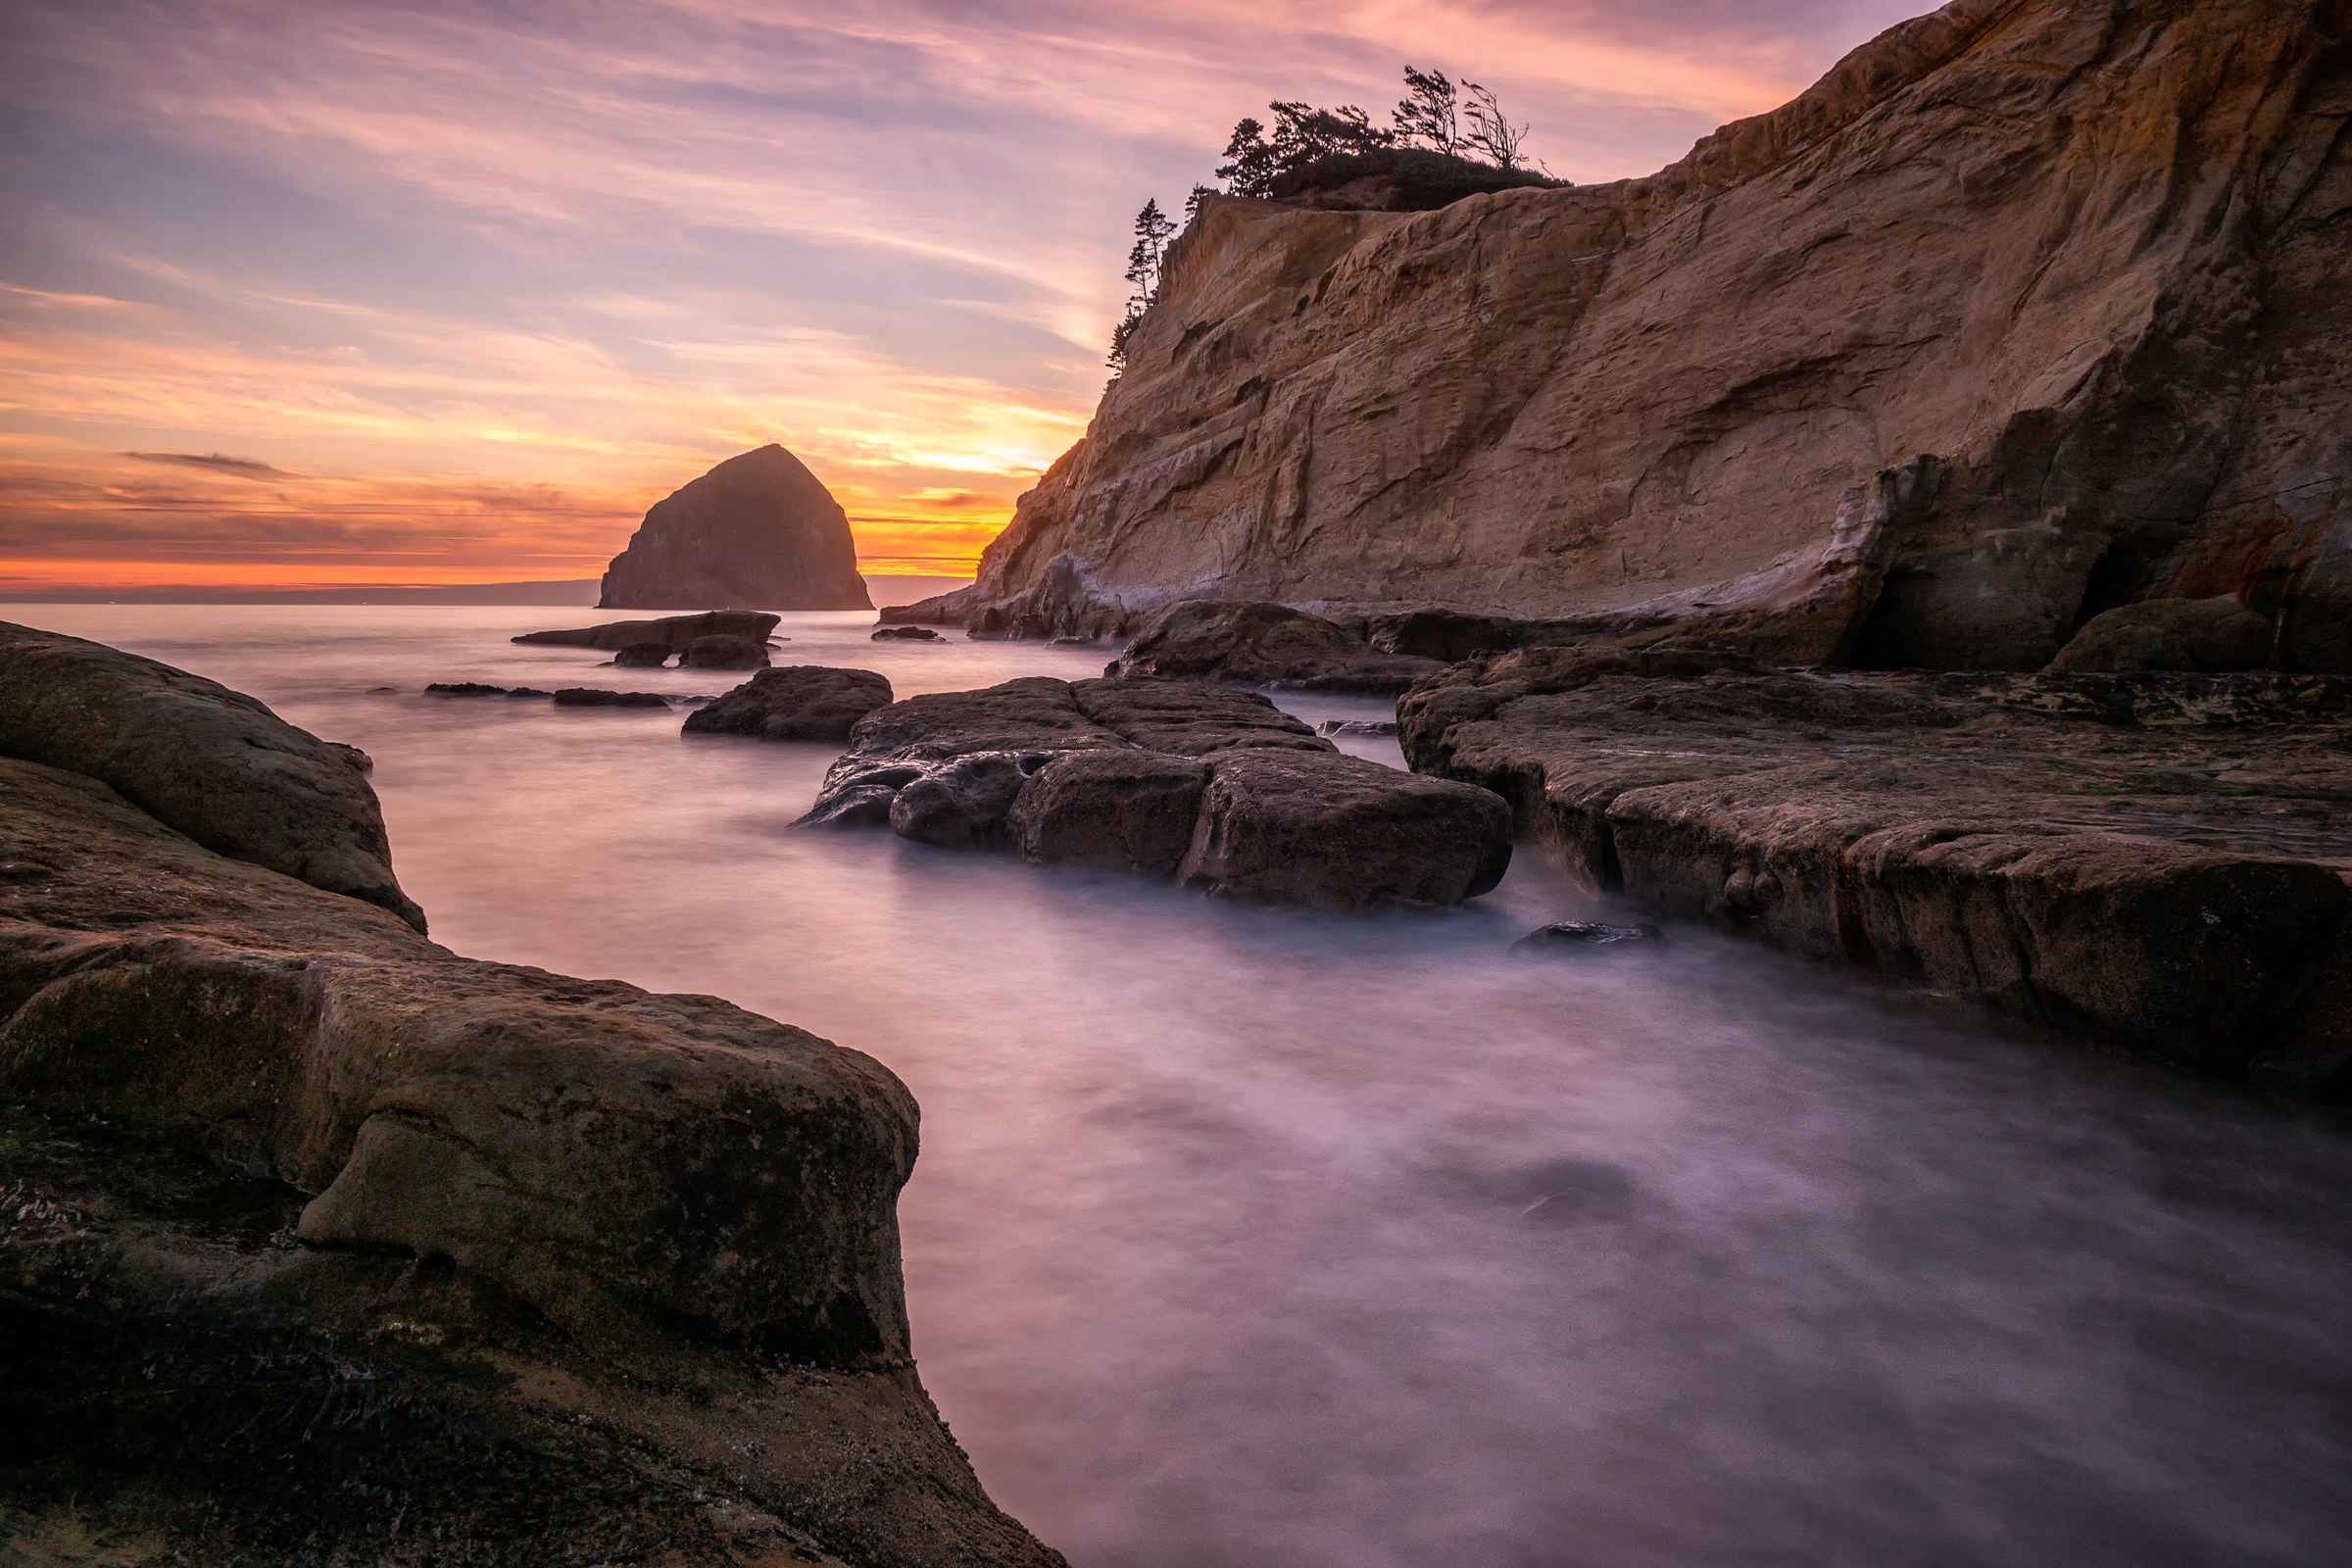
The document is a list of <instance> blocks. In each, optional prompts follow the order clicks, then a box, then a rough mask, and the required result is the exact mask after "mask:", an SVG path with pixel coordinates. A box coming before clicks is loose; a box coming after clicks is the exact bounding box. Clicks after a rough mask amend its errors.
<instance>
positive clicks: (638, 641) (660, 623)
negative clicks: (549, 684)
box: [508, 610, 784, 654]
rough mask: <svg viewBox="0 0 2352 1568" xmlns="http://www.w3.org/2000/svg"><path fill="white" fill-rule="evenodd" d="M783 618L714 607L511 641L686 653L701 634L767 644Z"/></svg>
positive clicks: (536, 633) (527, 635) (608, 650)
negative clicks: (651, 646) (657, 646)
mask: <svg viewBox="0 0 2352 1568" xmlns="http://www.w3.org/2000/svg"><path fill="white" fill-rule="evenodd" d="M783 618H784V617H783V616H781V615H771V614H768V613H766V612H764V611H758V610H711V611H706V612H704V613H701V614H699V615H664V616H662V618H661V619H660V620H613V621H607V622H606V623H605V624H604V625H602V626H579V627H574V628H572V629H571V630H568V631H526V632H524V633H523V634H522V635H521V636H519V637H514V638H510V639H508V640H509V641H511V642H517V643H523V644H526V645H529V646H533V647H553V648H597V649H602V650H603V651H604V652H606V653H609V654H616V653H618V652H620V651H621V650H622V649H624V648H632V647H641V646H643V645H646V644H649V643H659V644H661V645H662V647H664V648H666V649H668V650H669V651H670V652H671V653H684V652H685V651H686V650H687V649H688V648H690V647H692V646H693V645H694V641H695V639H696V638H698V637H748V638H750V639H751V640H752V641H754V642H757V643H764V642H765V641H766V640H767V638H768V635H769V634H770V633H772V632H773V631H774V630H775V629H776V623H777V622H778V621H780V620H782V619H783Z"/></svg>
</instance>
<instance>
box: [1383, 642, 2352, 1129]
mask: <svg viewBox="0 0 2352 1568" xmlns="http://www.w3.org/2000/svg"><path fill="white" fill-rule="evenodd" d="M1397 716H1398V720H1399V733H1400V739H1401V742H1402V744H1403V747H1404V751H1405V755H1406V756H1407V757H1408V758H1409V759H1410V760H1412V762H1413V765H1414V766H1415V767H1419V768H1426V769H1429V770H1431V771H1433V772H1436V773H1438V774H1440V775H1442V776H1445V777H1448V778H1456V779H1461V780H1464V781H1466V782H1472V783H1477V784H1481V785H1484V786H1485V787H1487V788H1489V789H1492V790H1494V791H1495V792H1496V793H1497V794H1499V795H1501V796H1503V797H1504V798H1505V799H1506V800H1508V801H1509V802H1510V803H1511V806H1512V809H1513V814H1514V817H1515V819H1516V821H1517V825H1518V828H1519V831H1520V833H1521V834H1522V835H1523V836H1525V837H1529V838H1533V839H1535V840H1537V841H1538V842H1540V843H1543V844H1544V845H1545V846H1546V847H1548V848H1549V849H1550V850H1552V851H1553V852H1554V853H1555V854H1557V855H1559V856H1560V857H1561V858H1563V859H1564V860H1565V861H1566V862H1567V864H1568V865H1569V866H1570V867H1571V868H1572V869H1574V870H1576V871H1577V872H1579V873H1581V874H1582V875H1583V877H1584V878H1585V880H1586V881H1588V882H1589V883H1590V884H1591V885H1593V887H1594V888H1596V889H1598V890H1601V891H1606V892H1613V893H1621V894H1623V895H1624V896H1625V897H1627V898H1628V899H1630V900H1632V901H1633V902H1634V903H1636V904H1638V905H1640V906H1642V907H1645V908H1647V909H1651V910H1654V911H1656V912H1659V913H1662V914H1671V915H1678V916H1684V917H1690V918H1699V919H1710V920H1715V921H1720V922H1723V923H1725V924H1728V925H1731V926H1733V927H1736V928H1739V929H1742V930H1747V931H1750V932H1753V933H1754V934H1756V935H1757V936H1760V937H1762V938H1764V939H1765V940H1768V941H1771V942H1775V943H1778V944H1780V945H1782V946H1785V947H1789V948H1792V949H1795V950H1796V951H1798V952H1802V953H1807V954H1811V955H1814V956H1819V957H1824V958H1830V959H1838V960H1842V961H1848V962H1853V963H1857V964H1861V965H1863V966H1865V967H1868V968H1872V969H1876V970H1878V971H1880V972H1882V973H1885V974H1887V975H1888V976H1891V977H1893V978H1895V979H1898V980H1901V981H1905V982H1909V983H1912V984H1918V985H1924V986H1926V987H1928V988H1930V989H1933V990H1936V991H1939V992H1943V993H1946V994H1957V995H1962V996H1974V997H1979V998H1983V999H1985V1001H1988V1002H1990V1003H1991V1004H1992V1005H1995V1006H1997V1007H2000V1008H2002V1009H2004V1010H2006V1011H2008V1012H2011V1013H2014V1014H2016V1015H2019V1016H2022V1017H2027V1018H2032V1019H2035V1020H2037V1021H2040V1022H2044V1023H2048V1024H2052V1025H2055V1026H2057V1027H2059V1028H2062V1029H2066V1030H2069V1031H2072V1032H2075V1033H2079V1034H2086V1035H2089V1036H2091V1037H2093V1038H2097V1039H2103V1040H2107V1041H2111V1042H2114V1043H2117V1044H2120V1045H2124V1046H2127V1047H2130V1048H2132V1049H2134V1050H2138V1051H2142V1052H2147V1053H2150V1054H2160V1055H2165V1056H2169V1057H2172V1058H2174V1059H2178V1060H2182V1061H2187V1062H2191V1063H2194V1064H2196V1065H2198V1066H2201V1067H2206V1068H2210V1069H2214V1070H2218V1071H2223V1072H2229V1073H2249V1072H2250V1073H2255V1074H2257V1075H2261V1076H2265V1077H2268V1078H2271V1079H2273V1080H2275V1081H2278V1082H2283V1083H2288V1084H2294V1085H2301V1086H2311V1085H2320V1084H2327V1083H2329V1081H2330V1080H2333V1081H2334V1082H2335V1083H2338V1084H2345V1083H2346V1081H2347V1080H2348V1079H2352V893H2347V891H2346V887H2345V882H2346V878H2347V876H2348V875H2352V804H2348V803H2352V680H2347V679H2345V678H2342V677H2336V676H2326V675H2302V676H2295V675H2278V674H2241V675H2181V674H2168V675H2138V676H2133V675H2098V674H2078V675H2069V674H2044V675H2035V676H2026V675H2008V674H1971V675H1960V674H1934V673H1927V672H1920V673H1913V674H1903V675H1873V674H1860V673H1849V674H1843V675H1817V674H1805V673H1795V672H1790V671H1787V670H1780V669H1773V668H1770V667H1767V666H1764V665H1760V664H1756V663H1753V662H1750V661H1747V660H1745V659H1742V658H1740V657H1737V656H1732V655H1723V654H1709V653H1704V652H1699V651H1694V650H1681V651H1671V650H1670V651H1655V650H1652V651H1643V652H1631V653H1627V652H1619V653H1611V654H1593V653H1589V652H1580V651H1577V650H1571V649H1532V650H1524V651H1518V652H1512V653H1507V654H1503V655H1500V656H1497V657H1494V658H1488V659H1476V660H1471V661H1468V662H1463V663H1460V664H1456V665H1455V666H1453V667H1452V668H1451V669H1450V670H1448V671H1447V672H1446V675H1445V676H1444V677H1442V678H1440V679H1437V680H1433V681H1428V682H1425V683H1423V684H1422V685H1420V686H1418V687H1416V688H1415V689H1414V690H1413V691H1411V692H1410V693H1408V694H1407V695H1406V696H1405V698H1404V700H1403V701H1402V703H1400V704H1399V705H1398V710H1397ZM2347 1086H2352V1085H2347Z"/></svg>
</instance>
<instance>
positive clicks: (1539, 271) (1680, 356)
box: [886, 0, 2352, 670]
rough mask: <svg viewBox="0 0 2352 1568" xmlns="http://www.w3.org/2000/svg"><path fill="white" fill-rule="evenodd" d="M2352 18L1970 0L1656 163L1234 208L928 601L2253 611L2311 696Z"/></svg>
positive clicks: (2028, 626)
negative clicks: (1594, 180) (970, 566)
mask: <svg viewBox="0 0 2352 1568" xmlns="http://www.w3.org/2000/svg"><path fill="white" fill-rule="evenodd" d="M2345 25H2346V24H2345V7H2344V5H2343V3H2342V0H2130V3H2127V0H1953V3H1952V4H1950V5H1948V6H1946V7H1944V8H1943V9H1942V10H1940V11H1938V12H1936V13H1935V14H1934V15H1931V16H1927V17H1922V18H1920V19H1919V20H1917V21H1914V22H1910V23H1906V24H1904V25H1900V26H1897V27H1895V28H1893V29H1891V30H1890V31H1888V32H1887V33H1886V34H1885V35H1883V36H1882V37H1880V38H1879V39H1877V40H1876V41H1874V42H1872V43H1870V44H1868V45H1866V46H1864V47H1863V48H1861V49H1859V50H1857V51H1855V52H1854V53H1853V54H1852V55H1850V56H1849V57H1847V58H1846V59H1845V60H1844V61H1842V62H1841V63H1840V64H1839V65H1838V67H1837V68H1836V69H1835V70H1833V71H1832V72H1831V73H1829V74H1828V75H1827V76H1826V77H1824V78H1823V79H1822V81H1821V82H1820V83H1819V84H1817V85H1816V86H1815V87H1813V88H1812V89H1810V90H1809V91H1807V92H1806V93H1804V94H1803V95H1802V96H1801V97H1799V98H1797V99H1796V100H1794V101H1793V102H1791V103H1789V105H1787V106H1785V107H1784V108H1782V109H1779V110H1776V111H1774V112H1773V113H1771V114H1768V115H1764V116H1761V117H1758V118H1757V119H1754V120H1748V121H1742V122H1740V123H1736V124H1733V125H1728V126H1726V127H1724V128H1723V129H1722V130H1720V131H1718V132H1716V133H1715V134H1713V135H1711V136H1709V137H1707V138H1706V139H1704V140H1703V141H1701V142H1700V143H1699V144H1698V145H1697V146H1696V147H1695V148H1693V149H1692V151H1691V154H1690V156H1688V157H1687V158H1685V159H1684V160H1683V161H1682V162H1680V163H1678V164H1676V165H1674V166H1673V167H1671V168H1669V169H1667V170H1665V171H1663V172H1659V173H1657V174H1654V175H1651V176H1648V177H1646V178H1642V179H1634V180H1626V181H1620V182H1618V183H1615V184H1607V185H1593V186H1579V187H1569V188H1559V189H1528V190H1515V191H1503V192H1499V193H1496V194H1494V195H1482V196H1473V197H1470V198H1468V199H1466V200H1463V201H1459V202H1455V203H1453V204H1452V205H1450V206H1447V207H1446V208H1444V209H1443V210H1441V211H1437V212H1430V213H1422V214H1410V215H1407V214H1393V213H1361V212H1299V211H1292V210H1285V209H1282V208H1278V207H1274V206H1271V205H1268V204H1264V203H1257V202H1250V201H1245V200H1240V199H1235V198H1216V197H1212V198H1209V199H1207V200H1205V201H1204V202H1203V203H1202V204H1201V210H1200V214H1199V217H1198V219H1197V220H1196V221H1195V222H1194V223H1193V224H1192V226H1191V227H1190V229H1189V230H1188V231H1187V232H1186V233H1185V235H1184V236H1183V237H1181V238H1180V239H1179V240H1178V241H1177V243H1176V245H1175V247H1174V248H1173V250H1172V252H1171V254H1170V257H1169V260H1168V264H1167V269H1166V280H1165V282H1164V284H1163V285H1162V289H1161V293H1160V297H1159V299H1158V302H1157V303H1156V304H1155V305H1154V306H1153V307H1152V310H1151V311H1150V313H1149V314H1148V315H1147V316H1146V317H1145V318H1144V319H1143V322H1142V325H1141V326H1140V328H1139V329H1138V330H1137V332H1136V334H1135V336H1134V337H1133V338H1132V339H1131V341H1130V347H1129V361H1128V367H1129V368H1128V369H1127V371H1126V373H1125V374H1124V375H1123V376H1122V377H1121V378H1120V379H1119V380H1118V381H1117V382H1115V383H1114V384H1113V385H1112V386H1111V387H1110V389H1109V390H1108V391H1107V392H1106V393H1105V394H1104V396H1103V403H1102V406H1101V408H1100V409H1099V410H1098V411H1097V414H1096V416H1095V419H1094V422H1093V424H1092V425H1091V426H1090V428H1089V430H1088V433H1087V435H1086V438H1085V439H1084V440H1083V441H1081V442H1080V443H1079V444H1078V446H1076V447H1075V448H1073V449H1072V450H1071V451H1070V452H1069V453H1067V454H1066V455H1064V456H1063V457H1062V458H1061V459H1060V460H1059V461H1058V462H1056V463H1055V464H1054V466H1053V467H1052V468H1051V469H1050V470H1049V471H1048V472H1047V474H1046V475H1045V477H1044V479H1043V480H1042V481H1041V482H1040V483H1039V485H1038V486H1037V487H1036V488H1035V489H1034V490H1032V491H1031V492H1030V493H1029V494H1028V495H1026V496H1025V497H1023V498H1022V500H1021V502H1020V505H1019V510H1018V512H1017V514H1016V515H1015V517H1014V520H1013V522H1012V524H1011V525H1010V527H1009V528H1007V529H1006V531H1005V534H1004V535H1003V536H1002V537H1001V538H1000V539H999V540H997V541H996V543H995V544H993V545H992V546H991V547H990V549H989V551H988V552H987V554H986V556H985V557H984V558H983V561H982V564H981V571H980V578H979V581H978V582H977V583H975V584H974V585H973V586H972V587H971V588H969V589H966V590H962V591H959V592H957V593H954V594H950V595H946V596H944V597H943V598H941V599H937V600H932V601H927V602H925V604H924V605H922V606H919V607H914V608H912V609H910V610H902V611H899V612H896V613H895V617H896V618H901V619H908V620H917V621H954V622H961V623H964V624H967V625H969V626H970V627H971V628H972V629H973V630H974V631H976V632H987V631H1001V632H1011V633H1015V634H1018V635H1024V636H1045V635H1054V634H1062V633H1068V634H1080V635H1091V634H1095V633H1098V632H1107V631H1126V630H1131V629H1133V628H1134V627H1135V626H1137V625H1138V624H1140V623H1141V622H1142V620H1144V619H1145V618H1147V617H1148V616H1149V615H1151V614H1152V613H1156V612H1157V611H1159V610H1161V609H1164V608H1165V607H1167V606H1168V605H1170V604H1172V603H1174V602H1176V601H1179V600H1183V599H1197V598H1210V597H1213V598H1224V599H1235V600H1269V601H1276V602H1280V603H1284V604H1288V605H1292V606H1294V607H1298V608H1302V609H1305V610H1308V611H1312V612H1316V613H1326V614H1332V615H1335V616H1337V617H1339V618H1343V619H1357V618H1362V617H1365V616H1369V615H1375V614H1391V615H1403V614H1406V613H1410V612H1414V611H1437V612H1444V613H1449V614H1455V615H1462V616H1471V617H1487V618H1489V619H1490V620H1492V621H1495V622H1498V623H1506V624H1507V623H1509V622H1514V621H1527V620H1553V621H1561V620H1574V619H1576V618H1579V617H1582V618H1584V619H1585V620H1586V621H1587V622H1589V623H1590V625H1591V626H1592V627H1593V628H1594V629H1600V630H1611V631H1627V630H1639V629H1642V628H1643V627H1670V626H1671V627H1682V628H1687V629H1689V630H1690V631H1691V633H1693V634H1694V635H1703V636H1705V637H1706V638H1707V639H1708V640H1711V641H1713V642H1715V643H1717V644H1719V645H1720V646H1725V647H1730V648H1736V649H1742V650H1745V651H1748V652H1750V653H1753V654H1755V655H1757V656H1759V657H1765V658H1769V659H1773V660H1775V661H1779V662H1795V663H1810V662H1822V661H1829V660H1838V659H1842V660H1847V661H1851V662H1858V663H1861V664H1865V665H1871V666H1883V667H1898V666H1911V665H1924V666H1931V667H1943V668H2013V669H2031V668H2036V667H2038V666H2040V665H2041V664H2043V663H2045V662H2047V661H2048V660H2049V659H2050V657H2051V656H2052V655H2053V654H2054V653H2055V652H2056V651H2057V650H2058V648H2059V647H2060V646H2061V645H2062V644H2063V643H2064V642H2066V640H2067V639H2068V637H2069V635H2070V634H2071V633H2072V632H2073V630H2074V629H2075V628H2076V627H2078V626H2079V625H2081V624H2082V621H2083V620H2085V619H2087V618H2089V617H2090V616H2091V615H2093V614H2095V613H2098V612H2101V611H2104V610H2108V609H2111V608H2114V607H2116V606H2118V605H2123V604H2128V603H2132V602H2135V601H2138V600H2142V599H2149V598H2163V597H2175V598H2189V599H2197V598H2208V597H2212V596H2215V595H2219V594H2224V593H2232V594H2235V595H2236V596H2237V597H2238V598H2239V599H2240V600H2241V601H2242V602H2243V603H2245V604H2246V605H2248V606H2250V607H2252V608H2253V609H2254V610H2255V611H2256V612H2258V613H2261V614H2262V615H2264V616H2266V617H2268V618H2269V619H2271V621H2272V622H2273V623H2274V626H2275V629H2276V634H2277V635H2276V659H2277V662H2278V667H2281V668H2285V669H2292V670H2330V669H2333V670H2341V669H2347V668H2352V548H2347V546H2348V545H2352V500H2348V497H2352V491H2348V490H2347V486H2348V485H2352V417H2347V416H2348V414H2352V356H2347V355H2345V354H2344V353H2342V352H2341V345H2342V344H2343V343H2344V342H2346V341H2352V274H2347V272H2346V271H2345V270H2344V268H2343V265H2342V258H2343V251H2344V239H2343V233H2342V222H2343V221H2342V217H2341V215H2342V213H2343V212H2344V211H2345V210H2346V207H2347V205H2348V204H2352V162H2348V161H2347V159H2346V156H2345V148H2344V142H2343V124H2344V116H2345V112H2346V109H2347V107H2352V54H2348V53H2347V52H2346V51H2345V49H2344V48H2343V39H2344V31H2345ZM886 614H893V613H886ZM1571 629H1572V628H1571ZM1559 630H1560V629H1559V628H1555V634H1556V633H1558V631H1559ZM1376 640H1377V639H1376ZM1508 645H1509V644H1508V642H1507V641H1505V640H1503V639H1499V638H1495V637H1494V636H1489V637H1487V638H1486V639H1485V640H1484V641H1483V642H1482V643H1481V644H1479V646H1485V647H1489V648H1495V647H1503V646H1508ZM1392 646H1396V647H1399V648H1401V649H1402V650H1403V651H1406V652H1413V653H1433V654H1435V653H1440V650H1438V649H1436V648H1434V647H1430V646H1416V645H1414V644H1413V643H1411V642H1410V641H1407V642H1405V643H1395V644H1392ZM1468 651H1469V650H1468V649H1461V650H1459V651H1458V652H1455V653H1453V654H1451V655H1444V654H1441V657H1459V653H1462V652H1468Z"/></svg>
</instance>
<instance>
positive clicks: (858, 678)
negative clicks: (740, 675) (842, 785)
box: [685, 664, 891, 741]
mask: <svg viewBox="0 0 2352 1568" xmlns="http://www.w3.org/2000/svg"><path fill="white" fill-rule="evenodd" d="M890 700H891V690H890V682H889V681H888V680H887V679H885V678H884V677H882V676H880V675H877V674H875V673H874V672H873V671H872V670H870V669H832V668H828V667H826V666H825V665H822V664H788V665H785V666H784V667H782V668H779V669H763V670H761V671H760V673H759V674H757V675H754V676H753V677H752V678H751V679H750V680H748V681H745V682H744V683H743V684H742V685H740V686H738V687H736V688H735V689H734V690H733V691H731V692H727V693H725V694H724V695H722V696H720V697H718V698H717V699H715V700H714V701H712V702H711V704H710V706H708V707H706V708H704V709H702V710H700V711H697V712H693V713H689V714H687V715H686V724H685V733H687V734H689V735H755V736H758V737H759V738H760V739H761V740H763V741H846V740H848V739H849V738H850V727H851V726H852V725H853V724H856V723H857V722H858V720H859V719H861V718H863V717H864V716H865V715H866V714H868V713H870V712H872V711H874V710H875V709H877V708H884V707H887V706H889V703H890Z"/></svg>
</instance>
